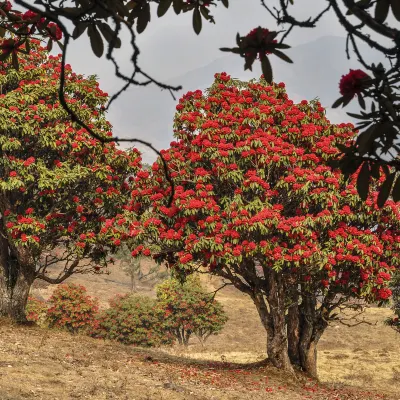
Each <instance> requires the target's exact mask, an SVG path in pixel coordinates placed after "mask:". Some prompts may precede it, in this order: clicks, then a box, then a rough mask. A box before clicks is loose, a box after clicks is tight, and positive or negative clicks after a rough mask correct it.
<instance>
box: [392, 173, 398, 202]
mask: <svg viewBox="0 0 400 400" xmlns="http://www.w3.org/2000/svg"><path fill="white" fill-rule="evenodd" d="M392 197H393V200H394V201H399V200H400V175H399V176H398V177H397V179H396V183H395V184H394V186H393V191H392Z"/></svg>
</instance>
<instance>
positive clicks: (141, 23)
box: [136, 3, 150, 33]
mask: <svg viewBox="0 0 400 400" xmlns="http://www.w3.org/2000/svg"><path fill="white" fill-rule="evenodd" d="M149 22H150V4H149V3H146V4H145V5H144V6H143V8H142V9H141V10H140V12H139V14H138V18H137V25H136V30H137V33H142V32H144V30H145V29H146V27H147V24H148V23H149Z"/></svg>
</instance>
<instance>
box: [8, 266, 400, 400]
mask: <svg viewBox="0 0 400 400" xmlns="http://www.w3.org/2000/svg"><path fill="white" fill-rule="evenodd" d="M70 281H72V282H76V283H81V284H84V285H85V286H86V287H87V288H88V291H89V294H91V295H94V296H97V297H99V298H100V300H101V303H102V304H103V305H106V304H107V299H108V298H110V297H111V296H113V295H115V294H117V293H126V292H128V291H129V281H128V278H127V277H126V276H125V275H124V274H123V273H122V272H121V271H120V270H119V269H118V268H114V269H113V270H112V271H111V274H110V275H108V276H101V275H98V276H74V277H72V278H71V279H70ZM205 283H206V284H207V285H208V287H209V288H210V290H213V289H214V288H216V287H218V281H217V280H216V279H215V278H213V279H212V280H209V279H207V280H206V281H205ZM142 289H143V291H142V292H143V293H147V294H149V295H151V296H153V295H154V290H152V289H151V287H147V288H142ZM53 290H54V287H52V286H49V287H41V288H38V287H37V288H35V289H34V291H33V292H34V293H33V294H34V295H40V296H41V297H43V298H47V297H48V296H49V295H50V294H51V292H52V291H53ZM217 299H218V300H219V301H221V302H222V303H223V304H224V305H225V309H226V311H227V313H228V315H229V322H228V323H227V324H226V326H225V328H224V329H223V331H222V333H221V334H220V335H218V336H213V337H211V338H210V339H209V341H208V342H207V344H206V348H202V347H201V345H200V344H199V343H196V339H193V340H192V343H191V345H190V346H189V348H188V349H187V350H182V349H180V348H174V349H163V350H143V349H135V348H133V347H127V346H123V345H119V344H115V343H109V342H103V341H97V340H93V339H90V338H86V337H79V336H78V337H71V336H70V335H68V334H66V333H61V332H53V331H52V332H48V331H45V330H41V329H39V328H26V327H16V326H12V325H10V324H9V323H4V322H3V323H2V324H1V325H0V374H1V379H0V399H1V400H3V399H4V400H8V399H12V400H14V399H15V400H19V399H31V398H32V399H35V398H38V399H46V400H47V399H54V400H56V399H60V400H61V399H93V400H95V399H96V400H97V399H99V400H101V399H128V398H129V399H166V400H170V399H269V398H271V399H272V398H273V399H282V400H289V399H294V400H296V399H303V398H307V397H305V396H311V397H309V398H314V399H320V400H322V399H326V400H327V399H332V400H333V399H360V400H361V399H362V400H364V399H378V398H387V399H393V400H395V399H399V396H398V393H399V390H400V385H399V382H400V380H399V376H400V362H399V360H400V338H399V337H398V336H396V334H395V332H394V331H392V330H391V329H390V328H388V327H386V326H384V325H383V324H382V320H384V318H385V317H386V316H387V315H388V314H389V313H390V311H389V310H387V309H377V308H371V309H368V310H367V312H366V319H367V320H368V321H370V322H371V323H376V325H372V326H370V325H364V324H363V325H359V326H357V327H354V328H348V327H346V326H343V325H340V324H337V325H334V326H331V327H330V328H329V329H328V330H327V332H326V333H325V334H324V336H323V338H322V339H321V342H320V344H319V361H318V367H319V375H320V379H321V382H322V385H320V386H318V388H316V389H314V390H315V391H314V392H313V391H310V390H311V389H308V390H306V389H304V386H305V385H306V386H307V387H310V386H312V385H314V383H313V382H307V380H305V378H302V377H300V378H299V380H298V381H295V380H293V379H292V378H291V377H285V376H284V375H282V374H281V373H278V372H277V371H276V370H275V369H274V368H272V367H269V366H262V367H261V366H260V365H258V364H256V365H253V366H248V367H246V368H245V367H244V366H243V364H249V363H256V362H260V360H262V359H263V358H264V357H265V345H266V335H265V331H264V329H263V328H262V326H261V323H260V321H259V319H258V315H257V312H256V310H255V307H254V305H253V304H252V302H251V300H250V299H249V298H248V297H247V296H245V295H242V294H241V293H239V292H238V291H236V290H235V289H233V288H231V287H227V288H224V289H223V290H221V291H220V292H218V294H217ZM146 357H147V359H146ZM149 357H150V358H149ZM210 363H214V364H213V365H210ZM344 385H347V386H344ZM350 386H351V387H352V388H350ZM269 390H271V391H269ZM379 393H381V394H384V395H385V396H384V397H378V396H377V394H379Z"/></svg>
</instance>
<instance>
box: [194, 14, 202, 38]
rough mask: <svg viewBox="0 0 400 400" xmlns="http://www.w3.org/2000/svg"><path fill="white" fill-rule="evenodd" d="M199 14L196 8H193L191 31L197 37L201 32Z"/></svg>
mask: <svg viewBox="0 0 400 400" xmlns="http://www.w3.org/2000/svg"><path fill="white" fill-rule="evenodd" d="M201 24H202V22H201V14H200V10H199V9H198V8H195V9H194V11H193V29H194V31H195V32H196V34H197V35H198V34H199V33H200V32H201Z"/></svg>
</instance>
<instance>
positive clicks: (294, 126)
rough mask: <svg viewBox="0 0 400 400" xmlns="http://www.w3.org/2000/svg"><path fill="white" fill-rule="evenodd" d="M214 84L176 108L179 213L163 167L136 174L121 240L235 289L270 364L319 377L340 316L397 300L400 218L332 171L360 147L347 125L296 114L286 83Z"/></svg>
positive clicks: (317, 111) (317, 110) (310, 108)
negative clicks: (347, 149) (342, 153)
mask: <svg viewBox="0 0 400 400" xmlns="http://www.w3.org/2000/svg"><path fill="white" fill-rule="evenodd" d="M215 78H216V79H215V82H214V83H213V85H212V86H211V87H210V88H209V89H208V90H207V91H206V92H205V93H202V92H201V91H199V90H197V91H195V92H189V93H187V94H186V95H185V96H183V98H182V99H181V100H180V101H179V104H178V106H177V113H176V116H175V125H174V126H175V130H174V132H175V137H176V141H174V142H172V143H171V147H170V149H168V150H167V151H165V152H164V153H163V155H164V158H165V159H166V160H167V161H168V163H169V167H170V168H171V171H172V176H173V178H174V181H175V184H176V188H175V202H174V204H173V206H172V207H170V208H168V207H167V206H166V205H167V200H168V196H169V194H170V190H171V189H170V186H169V185H168V184H167V182H166V180H165V178H164V175H163V173H162V169H161V163H160V161H157V162H156V163H155V164H154V165H153V167H152V169H153V172H152V173H149V172H147V171H143V172H141V173H138V174H137V177H136V187H135V189H134V190H133V192H132V203H131V205H130V207H129V209H130V212H131V213H133V212H134V213H135V218H132V219H131V221H132V222H131V223H130V225H129V227H128V229H127V230H126V232H125V233H128V234H130V236H132V237H133V238H135V239H136V240H137V242H138V244H139V245H138V246H137V247H136V248H134V249H133V252H132V254H133V256H137V255H139V254H141V253H144V252H146V253H147V254H148V253H149V252H150V251H151V252H152V253H153V255H154V256H155V258H157V259H159V260H167V261H168V262H169V263H170V265H171V267H173V268H174V269H175V271H177V272H180V273H182V274H184V275H185V274H189V273H190V272H191V271H193V270H194V269H198V268H205V269H206V270H208V271H209V272H210V273H211V274H215V275H218V276H220V277H223V278H224V279H226V280H228V281H230V282H232V283H233V284H234V285H235V287H236V288H238V289H239V290H241V291H242V292H244V293H246V294H248V295H249V296H250V297H251V299H252V300H253V302H254V304H255V306H256V308H257V310H258V313H259V315H260V319H261V321H262V324H263V326H264V327H265V330H266V332H267V337H268V341H267V353H268V357H269V359H270V360H271V362H272V363H273V364H274V365H275V366H277V367H279V368H284V369H287V370H292V368H293V365H298V366H300V367H301V368H302V369H303V370H305V371H307V372H308V373H309V374H311V375H316V373H317V371H316V346H317V343H318V340H319V339H320V337H321V335H322V334H323V332H324V330H325V329H326V327H327V325H328V322H329V321H330V320H331V319H332V318H335V315H334V314H335V313H334V312H335V310H336V309H337V308H338V307H344V306H351V305H352V304H354V303H351V300H354V299H358V300H361V299H363V300H364V301H369V302H376V301H378V302H381V301H386V300H387V299H388V298H389V297H390V295H391V292H390V289H389V288H388V286H387V283H388V280H389V279H390V276H391V273H392V271H393V269H394V267H393V265H398V262H399V258H398V251H399V246H400V245H399V243H400V234H399V231H398V228H399V216H400V215H399V208H398V206H396V205H395V203H393V202H392V201H389V202H388V203H387V204H386V205H385V207H384V208H383V209H382V210H379V209H378V207H377V206H376V197H377V194H376V192H374V191H373V187H372V186H371V187H370V192H369V193H367V197H368V198H367V201H366V202H363V201H361V199H360V197H359V196H358V194H357V188H356V186H357V182H356V181H355V177H354V175H353V176H350V177H349V180H346V179H345V177H344V176H342V175H341V174H340V173H339V172H338V171H334V170H332V168H331V167H330V166H328V161H329V160H331V159H332V158H333V157H335V156H336V155H337V154H338V152H339V151H338V149H337V147H336V146H337V145H340V144H342V145H346V144H348V143H349V142H350V143H351V141H352V140H353V139H354V137H355V135H356V132H355V130H354V127H353V126H352V125H351V124H340V125H333V124H331V123H330V122H329V121H328V120H327V119H326V117H325V112H324V109H323V108H322V107H321V105H320V104H319V103H318V102H317V101H312V102H310V103H308V102H307V101H302V102H301V103H300V104H294V103H293V101H291V100H289V98H288V96H287V94H286V93H285V88H284V86H285V85H284V84H282V83H280V84H277V85H276V84H273V85H270V84H268V83H267V82H266V81H265V80H264V79H261V80H259V81H251V82H240V81H238V80H235V79H232V78H231V77H230V76H228V75H226V74H225V73H222V74H217V75H216V77H215ZM363 168H364V167H363ZM380 179H381V180H383V179H384V176H383V175H381V176H380ZM136 213H139V215H140V218H139V219H137V218H136ZM140 243H151V245H150V246H143V244H140Z"/></svg>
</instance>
